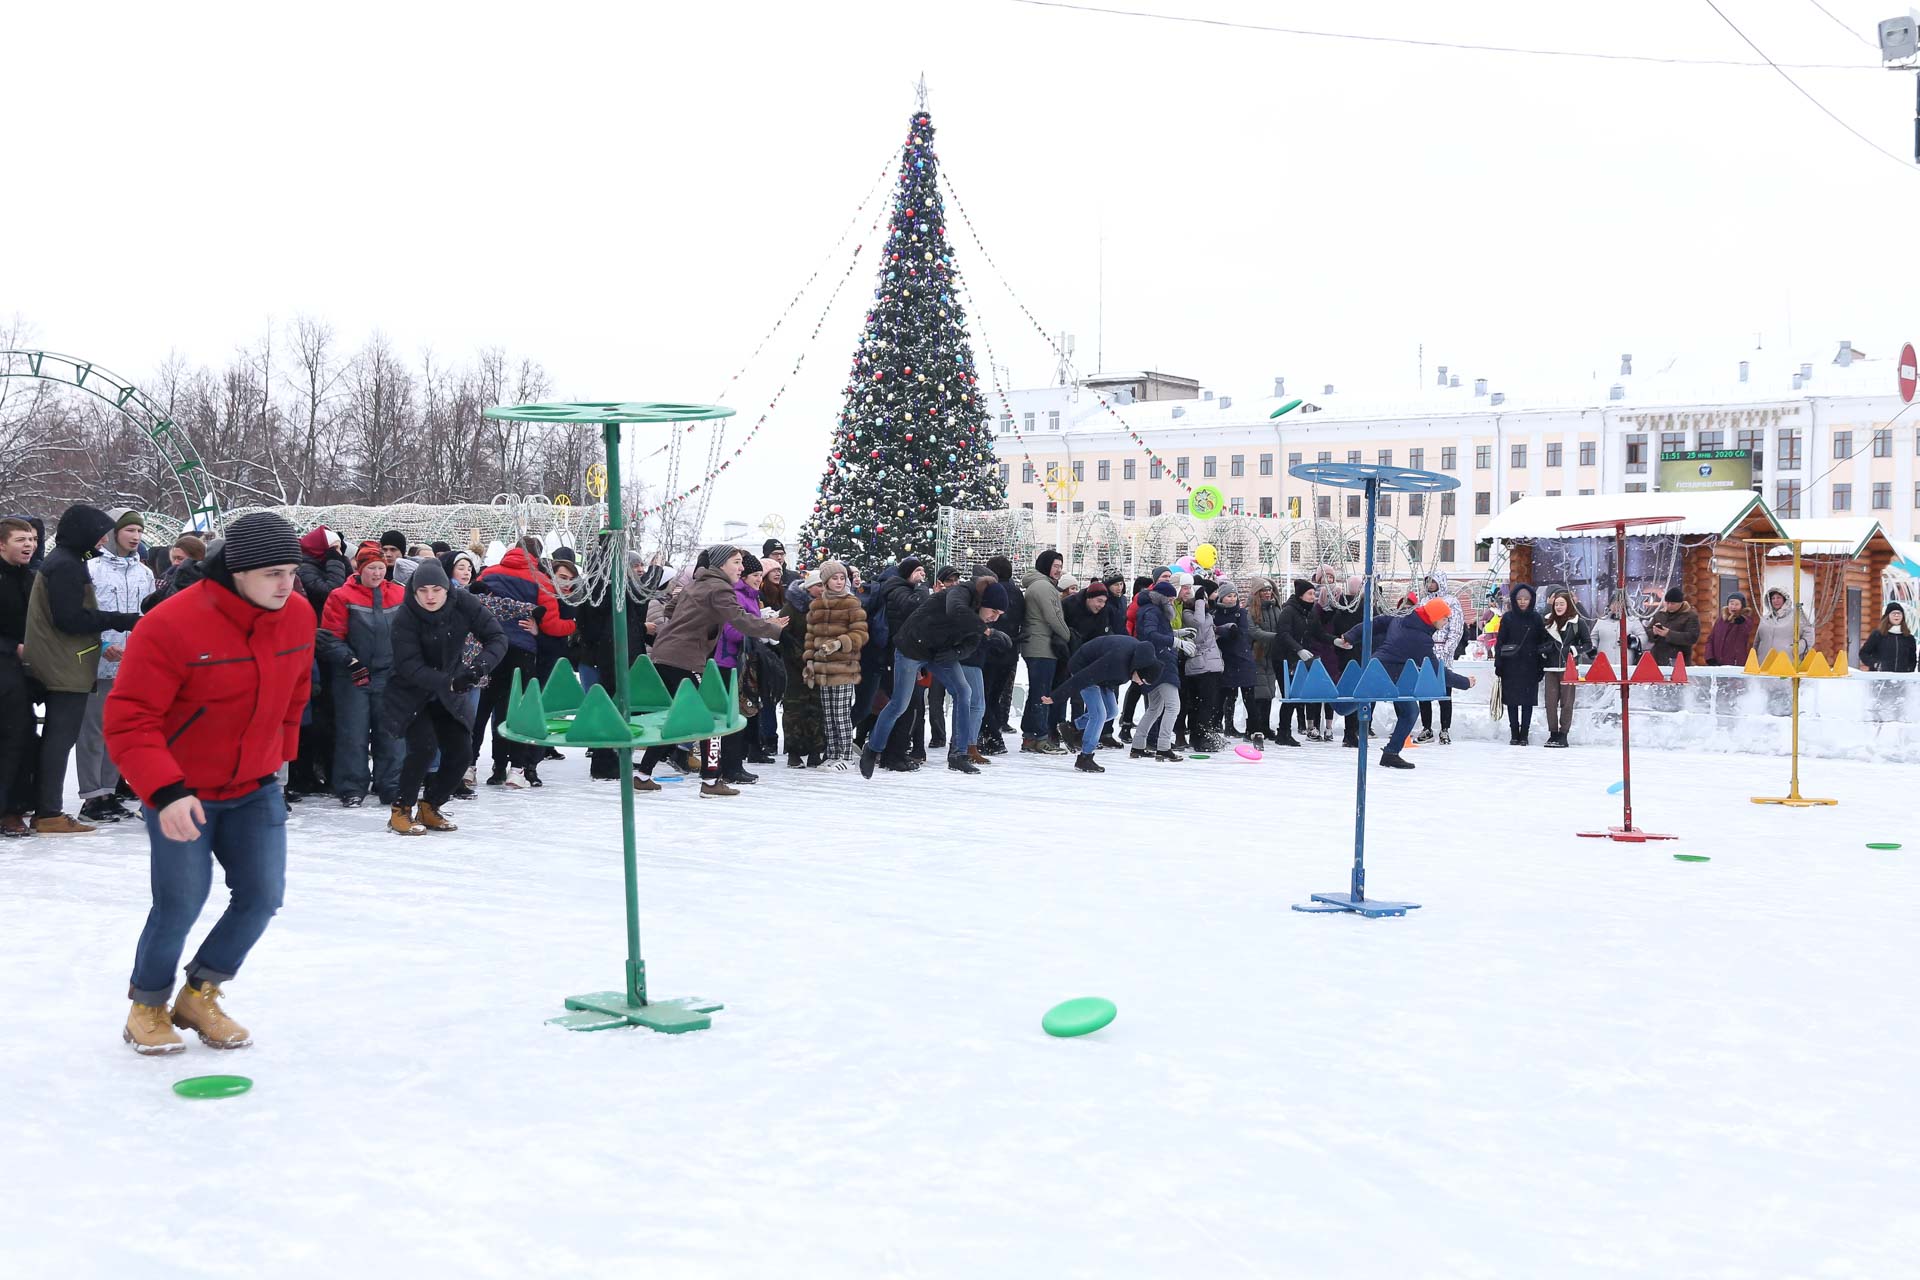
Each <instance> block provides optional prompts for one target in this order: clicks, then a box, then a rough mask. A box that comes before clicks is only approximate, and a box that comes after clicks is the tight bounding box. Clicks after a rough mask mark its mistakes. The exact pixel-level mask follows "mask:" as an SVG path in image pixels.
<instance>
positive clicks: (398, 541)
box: [380, 529, 407, 555]
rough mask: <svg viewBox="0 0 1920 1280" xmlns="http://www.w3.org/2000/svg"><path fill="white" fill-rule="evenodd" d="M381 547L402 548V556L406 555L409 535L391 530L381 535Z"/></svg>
mask: <svg viewBox="0 0 1920 1280" xmlns="http://www.w3.org/2000/svg"><path fill="white" fill-rule="evenodd" d="M380 545H381V546H383V547H398V548H400V552H401V554H402V555H404V554H406V550H407V535H406V534H404V533H402V532H400V531H399V530H398V529H389V530H387V531H386V532H385V533H383V534H381V535H380Z"/></svg>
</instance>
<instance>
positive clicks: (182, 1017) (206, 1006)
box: [173, 982, 253, 1049]
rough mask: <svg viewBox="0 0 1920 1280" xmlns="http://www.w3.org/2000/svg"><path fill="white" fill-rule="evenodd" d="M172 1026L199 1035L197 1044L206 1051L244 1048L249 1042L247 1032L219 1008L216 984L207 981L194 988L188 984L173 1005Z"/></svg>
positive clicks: (249, 1038)
mask: <svg viewBox="0 0 1920 1280" xmlns="http://www.w3.org/2000/svg"><path fill="white" fill-rule="evenodd" d="M173 1025H174V1026H176V1027H181V1028H184V1029H186V1030H190V1031H197V1032H199V1033H200V1043H201V1044H204V1045H205V1046H207V1048H209V1049H244V1048H246V1047H247V1046H248V1045H250V1044H252V1043H253V1037H252V1036H250V1035H248V1034H247V1029H246V1028H245V1027H243V1026H241V1025H240V1024H239V1023H237V1022H235V1021H234V1020H233V1019H232V1018H229V1017H228V1016H227V1014H226V1011H225V1010H224V1009H222V1008H221V1007H220V984H219V983H217V982H209V983H208V984H207V985H206V986H204V987H196V986H194V985H193V984H192V983H191V982H189V983H188V984H187V985H186V986H185V987H183V988H181V990H180V998H179V999H177V1000H175V1001H174V1002H173Z"/></svg>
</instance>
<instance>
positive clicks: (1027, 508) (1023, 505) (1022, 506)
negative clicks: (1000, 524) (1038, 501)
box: [1020, 502, 1033, 511]
mask: <svg viewBox="0 0 1920 1280" xmlns="http://www.w3.org/2000/svg"><path fill="white" fill-rule="evenodd" d="M1020 509H1021V510H1022V511H1031V510H1033V504H1032V503H1031V502H1023V503H1021V504H1020Z"/></svg>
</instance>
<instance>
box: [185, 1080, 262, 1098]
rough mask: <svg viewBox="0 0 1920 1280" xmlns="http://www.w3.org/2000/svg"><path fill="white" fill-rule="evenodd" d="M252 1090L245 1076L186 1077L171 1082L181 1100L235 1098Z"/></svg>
mask: <svg viewBox="0 0 1920 1280" xmlns="http://www.w3.org/2000/svg"><path fill="white" fill-rule="evenodd" d="M251 1088H253V1081H251V1080H249V1079H247V1078H246V1077H245V1076H188V1077H187V1078H186V1079H185V1080H176V1081H174V1082H173V1091H174V1092H175V1093H177V1094H179V1095H180V1096H181V1097H183V1098H237V1097H239V1096H240V1095H241V1094H243V1093H245V1092H246V1091H247V1090H249V1089H251Z"/></svg>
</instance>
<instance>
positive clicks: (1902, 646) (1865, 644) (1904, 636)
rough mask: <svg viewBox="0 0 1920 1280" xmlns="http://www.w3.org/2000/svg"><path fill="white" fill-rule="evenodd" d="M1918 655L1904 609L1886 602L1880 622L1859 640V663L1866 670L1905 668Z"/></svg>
mask: <svg viewBox="0 0 1920 1280" xmlns="http://www.w3.org/2000/svg"><path fill="white" fill-rule="evenodd" d="M1916 659H1920V653H1916V652H1915V648H1914V639H1913V628H1912V627H1910V626H1908V625H1907V611H1906V609H1905V608H1904V607H1903V606H1902V605H1901V604H1900V603H1899V601H1897V600H1896V601H1895V602H1894V603H1892V604H1890V605H1888V606H1887V611H1886V613H1885V614H1883V615H1882V616H1881V619H1880V625H1879V627H1877V628H1876V629H1875V630H1874V633H1873V634H1872V635H1870V636H1868V637H1867V638H1866V639H1865V640H1864V641H1862V642H1861V644H1860V665H1861V666H1863V667H1865V668H1866V669H1867V670H1869V671H1897V672H1909V671H1912V670H1913V669H1914V667H1915V665H1916Z"/></svg>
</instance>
